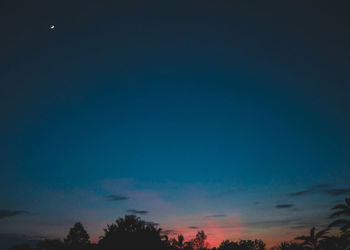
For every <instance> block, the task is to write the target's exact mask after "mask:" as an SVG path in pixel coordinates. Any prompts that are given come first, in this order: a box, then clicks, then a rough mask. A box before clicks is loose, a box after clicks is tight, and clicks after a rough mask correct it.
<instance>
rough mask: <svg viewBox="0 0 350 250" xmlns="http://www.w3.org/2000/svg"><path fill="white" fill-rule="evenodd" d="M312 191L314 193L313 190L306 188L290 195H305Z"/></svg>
mask: <svg viewBox="0 0 350 250" xmlns="http://www.w3.org/2000/svg"><path fill="white" fill-rule="evenodd" d="M310 193H312V192H311V190H304V191H299V192H293V193H289V194H288V196H290V197H297V196H303V195H306V194H310Z"/></svg>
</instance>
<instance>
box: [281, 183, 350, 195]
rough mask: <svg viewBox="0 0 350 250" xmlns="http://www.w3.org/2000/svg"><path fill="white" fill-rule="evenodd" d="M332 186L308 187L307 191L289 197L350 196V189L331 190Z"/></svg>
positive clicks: (293, 193) (294, 193)
mask: <svg viewBox="0 0 350 250" xmlns="http://www.w3.org/2000/svg"><path fill="white" fill-rule="evenodd" d="M331 187H332V185H330V184H320V185H315V186H311V187H308V188H307V189H304V190H301V191H298V192H292V193H288V194H287V196H289V197H299V196H305V195H312V194H324V195H328V196H339V195H347V194H350V188H331Z"/></svg>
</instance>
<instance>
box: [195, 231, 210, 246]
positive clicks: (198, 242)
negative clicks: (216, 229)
mask: <svg viewBox="0 0 350 250" xmlns="http://www.w3.org/2000/svg"><path fill="white" fill-rule="evenodd" d="M208 245H209V244H208V243H207V235H206V234H205V233H204V231H203V230H202V231H199V232H198V233H197V234H196V237H195V238H194V239H193V240H192V247H193V248H194V249H196V250H203V249H208Z"/></svg>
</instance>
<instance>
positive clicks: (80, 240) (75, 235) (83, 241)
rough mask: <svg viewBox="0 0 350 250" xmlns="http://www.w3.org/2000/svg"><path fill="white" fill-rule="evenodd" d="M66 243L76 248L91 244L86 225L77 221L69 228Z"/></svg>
mask: <svg viewBox="0 0 350 250" xmlns="http://www.w3.org/2000/svg"><path fill="white" fill-rule="evenodd" d="M64 243H65V244H66V245H67V246H69V247H72V248H74V249H78V248H86V247H87V246H89V245H90V236H89V234H88V233H87V232H86V230H85V228H84V226H83V225H82V224H81V223H80V222H77V223H75V224H74V226H73V227H72V228H71V229H70V230H69V233H68V235H67V237H66V238H65V239H64Z"/></svg>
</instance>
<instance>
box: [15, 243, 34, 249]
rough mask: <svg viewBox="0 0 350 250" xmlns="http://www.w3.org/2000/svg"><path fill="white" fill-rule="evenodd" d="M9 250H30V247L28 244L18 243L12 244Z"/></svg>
mask: <svg viewBox="0 0 350 250" xmlns="http://www.w3.org/2000/svg"><path fill="white" fill-rule="evenodd" d="M10 250H32V247H31V246H30V245H29V244H19V245H14V246H12V247H11V248H10Z"/></svg>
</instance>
